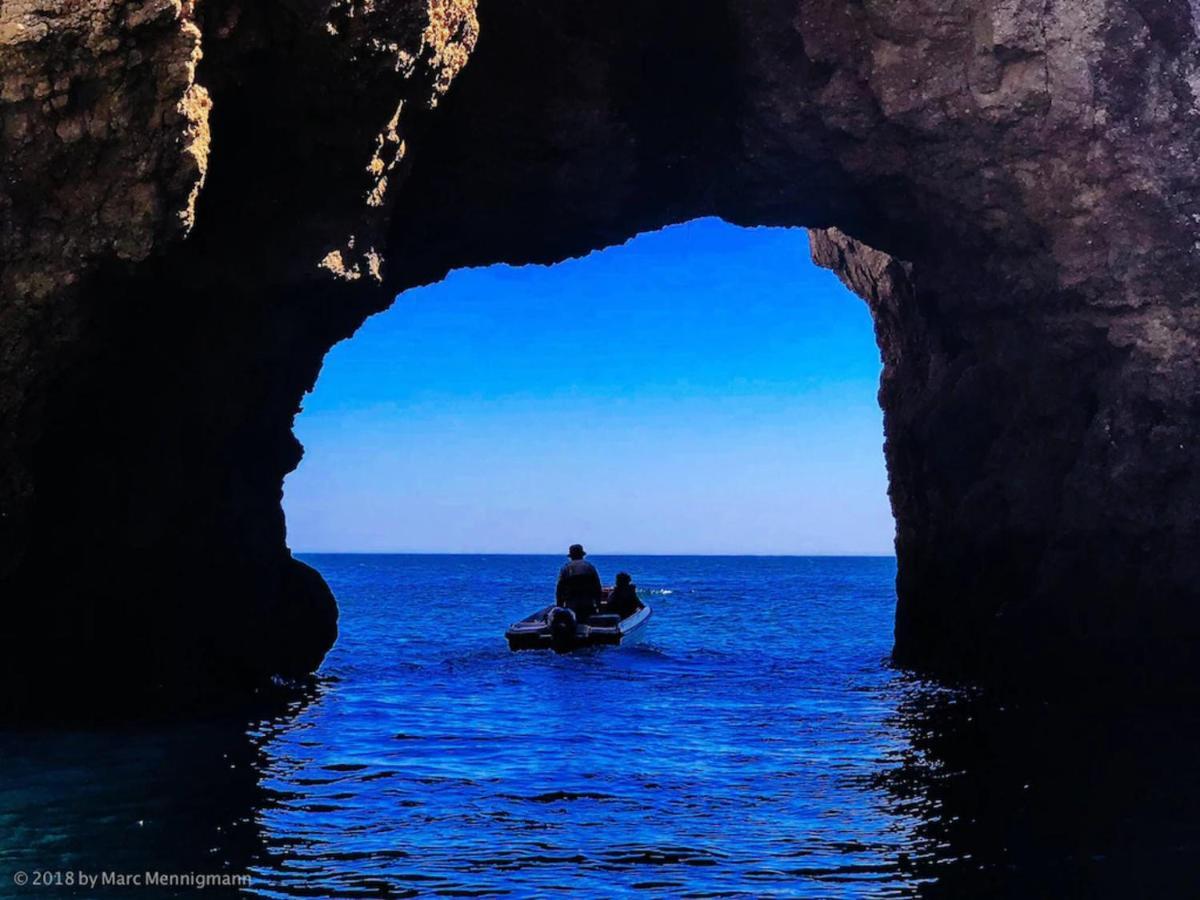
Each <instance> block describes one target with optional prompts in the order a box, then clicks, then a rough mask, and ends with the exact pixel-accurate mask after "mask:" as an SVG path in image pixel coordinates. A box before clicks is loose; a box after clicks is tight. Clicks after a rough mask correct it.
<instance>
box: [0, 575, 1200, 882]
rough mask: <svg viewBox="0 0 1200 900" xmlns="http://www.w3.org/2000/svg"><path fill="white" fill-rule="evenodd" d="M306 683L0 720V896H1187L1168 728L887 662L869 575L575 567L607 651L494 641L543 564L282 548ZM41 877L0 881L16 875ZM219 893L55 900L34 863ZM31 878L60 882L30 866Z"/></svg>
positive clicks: (1189, 726)
mask: <svg viewBox="0 0 1200 900" xmlns="http://www.w3.org/2000/svg"><path fill="white" fill-rule="evenodd" d="M304 559H305V560H306V561H307V562H309V563H310V564H311V565H313V566H315V567H316V568H317V569H319V570H320V571H321V572H322V573H323V574H324V576H325V577H326V579H327V580H328V581H329V583H330V585H331V586H332V588H333V590H334V592H335V593H336V594H337V596H338V598H339V602H340V605H341V636H340V638H339V640H338V643H337V645H336V647H335V648H334V649H333V651H332V652H331V653H330V655H329V657H328V658H327V660H326V662H325V664H324V666H323V667H322V669H321V671H320V673H319V678H318V679H317V681H316V683H315V684H314V685H311V686H308V687H305V688H303V689H297V690H292V691H288V692H286V693H285V694H284V695H283V698H282V699H279V700H272V701H271V702H269V703H268V702H265V701H264V704H263V705H262V707H261V708H259V709H255V710H252V711H249V712H243V713H241V714H239V715H224V716H210V717H207V718H205V719H202V720H199V721H188V722H174V723H162V722H160V723H157V724H142V725H138V726H126V727H123V728H90V729H82V730H64V729H42V730H30V729H21V730H13V729H10V730H7V731H4V732H2V733H0V754H2V755H0V763H2V768H0V896H14V897H15V896H30V897H32V896H40V897H56V896H89V897H90V896H108V895H128V896H138V897H160V896H161V897H170V896H206V897H213V896H255V897H278V898H283V897H347V898H349V897H363V898H367V897H370V898H375V897H477V896H505V897H553V896H591V897H613V896H633V895H645V896H658V897H754V898H757V897H913V896H927V897H980V896H1012V897H1064V896H1089V897H1090V896H1114V897H1115V896H1120V897H1129V896H1147V897H1150V896H1154V897H1159V896H1185V895H1187V892H1188V890H1187V889H1188V888H1189V887H1195V884H1196V883H1197V882H1198V881H1200V873H1197V871H1196V869H1195V866H1196V864H1195V859H1196V858H1197V856H1196V854H1197V851H1198V850H1200V817H1198V815H1197V813H1196V810H1197V808H1200V784H1198V782H1200V777H1198V775H1197V772H1196V765H1195V758H1194V747H1195V737H1196V735H1197V734H1198V733H1200V731H1198V730H1197V728H1196V727H1195V716H1194V714H1193V713H1183V712H1180V711H1178V710H1173V711H1169V712H1164V711H1155V712H1154V713H1148V712H1147V711H1145V710H1139V711H1136V712H1128V711H1126V712H1121V711H1118V710H1103V711H1099V712H1097V711H1096V710H1088V711H1083V710H1075V709H1062V708H1058V707H1053V706H1049V705H1046V704H1042V703H1028V704H1024V705H1022V704H1010V703H1006V702H1003V701H999V700H996V699H994V698H986V697H984V696H982V695H981V694H980V692H978V691H975V690H973V689H972V688H970V686H962V685H959V686H949V685H944V684H938V683H935V682H928V681H923V680H921V679H920V678H918V677H916V676H914V675H912V674H910V673H906V672H904V671H901V670H898V669H896V668H893V667H892V666H891V665H890V664H889V660H888V653H889V650H890V647H891V640H892V616H893V611H894V605H895V596H894V588H893V581H894V578H895V562H894V560H892V559H890V558H750V557H725V558H722V557H665V556H657V557H595V558H593V561H594V562H595V563H596V565H597V567H598V568H599V569H600V572H601V575H602V576H603V577H604V579H605V581H606V583H608V582H611V580H612V577H613V575H615V573H616V572H617V571H618V570H621V569H624V570H626V571H628V572H630V573H632V575H633V577H634V580H635V581H636V583H637V584H638V586H639V589H640V592H641V596H642V598H643V600H644V601H645V602H646V603H648V604H649V605H650V606H651V607H652V608H653V616H652V618H651V620H650V622H649V624H648V626H647V627H646V629H645V631H644V634H643V636H642V640H641V641H640V642H638V643H637V644H635V645H631V646H622V647H615V648H612V647H610V648H598V649H591V650H584V651H578V652H575V653H570V654H565V655H556V654H553V653H549V652H526V653H511V652H510V651H509V650H508V649H507V646H506V644H505V641H504V637H503V634H504V629H505V627H506V626H507V625H508V624H510V623H511V622H514V621H516V620H517V619H520V618H522V617H523V616H525V615H526V614H528V613H530V612H532V611H533V610H535V609H536V608H538V607H539V606H541V605H544V604H546V603H547V602H548V600H549V598H551V597H552V592H553V584H554V578H555V575H556V572H557V569H558V566H559V565H560V564H561V560H560V559H558V558H555V557H548V556H401V555H398V556H388V555H363V556H355V555H312V556H306V557H304ZM18 872H24V873H27V874H28V873H46V874H49V875H51V876H52V877H54V878H57V879H59V880H58V881H52V882H51V883H50V885H49V886H40V887H32V886H26V887H23V888H22V887H17V886H15V884H14V883H12V877H13V875H14V874H15V873H18ZM105 872H110V873H143V874H144V873H155V872H157V873H175V874H188V873H191V874H201V875H203V874H209V875H211V874H218V873H220V874H224V875H227V876H231V877H237V878H238V879H244V882H243V884H242V886H241V887H232V886H225V887H222V886H208V887H205V888H204V889H203V890H199V889H197V888H196V887H187V886H184V887H162V886H159V887H155V888H146V887H144V886H143V887H141V888H117V887H110V888H100V887H98V888H90V889H85V888H80V887H79V886H78V882H76V883H74V884H68V883H63V880H62V874H61V873H71V874H72V876H73V877H74V878H78V877H79V875H80V873H83V874H99V873H105ZM53 873H59V874H58V875H54V874H53Z"/></svg>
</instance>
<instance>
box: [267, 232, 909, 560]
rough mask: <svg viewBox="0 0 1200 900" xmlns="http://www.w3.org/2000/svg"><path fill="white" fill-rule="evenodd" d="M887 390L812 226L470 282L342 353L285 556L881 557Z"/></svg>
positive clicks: (634, 246)
mask: <svg viewBox="0 0 1200 900" xmlns="http://www.w3.org/2000/svg"><path fill="white" fill-rule="evenodd" d="M879 375H880V358H879V352H878V350H877V348H876V345H875V341H874V338H873V334H872V322H871V316H870V313H869V311H868V309H867V306H866V305H865V304H864V303H863V302H862V301H861V300H860V299H859V298H857V297H855V296H854V295H853V294H851V293H850V292H849V291H848V290H846V288H845V287H844V286H843V285H842V284H841V283H840V282H839V281H838V279H837V278H836V277H835V276H834V275H832V274H831V273H830V272H828V271H826V270H824V269H819V268H817V267H816V266H815V265H814V264H813V263H812V262H811V261H810V258H809V248H808V237H807V232H805V231H804V230H803V229H789V228H740V227H737V226H734V225H731V224H727V223H725V222H722V221H721V220H719V219H713V218H708V219H698V220H693V221H690V222H688V223H685V224H680V225H675V226H671V227H668V228H665V229H663V230H661V231H656V232H649V233H644V234H641V235H639V236H638V237H635V238H633V239H631V240H630V241H628V242H627V243H625V244H623V245H620V246H616V247H610V248H608V249H605V250H600V251H595V252H593V253H591V254H588V255H587V256H584V257H581V258H575V259H569V260H566V261H564V262H561V263H557V264H555V265H552V266H523V267H512V266H506V265H499V264H498V265H493V266H489V267H485V268H477V269H463V270H457V271H454V272H452V273H451V274H450V275H448V276H447V277H446V278H445V279H444V280H442V281H440V282H438V283H435V284H432V285H430V286H427V287H421V288H415V289H411V290H409V291H406V292H404V293H403V294H401V295H400V296H399V297H398V299H397V301H396V302H395V303H394V305H393V306H392V307H391V308H390V309H389V310H388V311H386V312H384V313H381V314H379V315H376V316H374V317H373V318H371V319H369V320H368V321H367V322H366V323H365V324H364V325H363V326H362V328H360V329H359V331H358V332H357V333H356V334H355V336H354V337H353V338H352V339H350V340H348V341H344V342H342V343H341V344H339V345H338V346H336V347H335V348H334V349H333V350H332V351H330V353H329V355H328V356H327V358H326V360H325V363H324V366H323V369H322V372H321V376H320V378H319V380H318V382H317V385H316V387H315V388H314V390H313V392H312V393H310V394H309V395H308V396H306V398H305V400H304V404H303V411H302V413H301V414H300V415H299V416H298V418H297V420H296V424H295V431H296V435H297V437H298V438H299V440H300V442H301V443H302V444H303V445H304V447H305V456H304V460H303V461H302V463H301V464H300V466H299V467H298V469H297V470H296V471H295V472H293V473H292V474H291V475H290V476H289V477H288V479H287V481H286V485H285V502H284V508H285V512H286V515H287V525H288V542H289V545H290V546H291V548H292V550H293V551H294V552H296V553H297V555H299V556H300V557H301V558H302V559H307V558H309V554H324V553H517V554H520V553H560V552H561V551H562V550H563V549H565V547H566V545H567V544H568V543H571V542H573V541H576V540H582V541H584V542H585V543H587V544H588V545H589V547H592V548H594V550H595V551H596V552H599V553H619V554H652V555H656V554H657V555H661V554H716V555H780V556H788V555H797V556H807V555H821V556H826V555H835V556H836V555H880V556H891V555H892V553H893V538H894V522H893V519H892V515H891V510H890V507H889V505H888V499H887V476H886V472H885V468H884V460H883V454H882V414H881V411H880V409H879V405H878V403H877V401H876V391H877V388H878V383H879ZM316 567H317V568H318V569H320V568H321V566H320V563H319V560H317V561H316Z"/></svg>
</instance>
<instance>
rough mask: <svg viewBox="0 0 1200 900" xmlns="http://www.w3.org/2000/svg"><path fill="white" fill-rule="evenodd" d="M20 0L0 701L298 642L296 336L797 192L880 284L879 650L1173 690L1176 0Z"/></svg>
mask: <svg viewBox="0 0 1200 900" xmlns="http://www.w3.org/2000/svg"><path fill="white" fill-rule="evenodd" d="M52 6H54V5H53V4H49V3H46V2H42V0H25V2H17V3H8V4H5V6H4V8H3V10H2V11H0V44H2V46H3V53H0V76H2V79H0V83H2V84H3V95H2V97H0V99H2V102H3V106H2V107H0V115H2V116H3V123H4V127H3V131H2V132H0V159H2V161H3V171H4V173H5V178H4V180H3V182H0V226H2V227H0V242H2V245H0V247H2V254H3V268H2V270H0V291H2V300H0V302H2V306H0V347H2V348H3V350H2V356H0V476H2V477H0V598H2V601H0V602H3V604H4V614H5V622H6V631H5V634H6V644H5V653H4V654H3V657H2V658H0V675H2V676H3V677H4V680H5V685H6V687H5V697H6V698H7V699H6V703H7V704H8V705H9V706H20V705H22V704H25V703H30V702H43V701H48V702H51V703H65V702H67V701H68V700H70V701H73V702H80V699H81V698H85V700H84V701H83V702H93V701H94V702H110V701H112V700H113V699H115V698H121V699H124V700H128V699H129V698H131V697H142V696H144V695H145V694H146V693H147V692H149V694H151V695H153V696H159V697H162V698H171V702H177V701H178V700H179V698H181V697H185V698H192V699H198V698H200V697H201V695H204V694H209V693H214V692H215V693H217V694H220V693H223V692H224V691H226V690H241V689H245V688H246V687H248V686H249V685H252V684H254V683H257V682H258V681H259V680H261V679H262V678H263V677H265V676H268V675H271V674H278V673H289V674H295V673H297V672H302V671H305V670H308V669H311V668H312V667H313V666H315V665H316V664H317V662H318V661H319V660H320V658H321V656H322V654H323V653H324V651H325V649H327V647H328V646H329V644H330V643H331V640H332V636H333V634H334V619H335V615H336V613H335V610H334V604H333V600H332V598H331V597H330V596H329V593H328V590H327V589H326V588H325V587H324V586H323V584H321V583H320V580H319V577H318V576H316V575H315V574H314V573H311V572H310V571H308V570H305V569H303V568H299V567H298V563H296V562H295V561H293V560H292V559H291V557H290V554H289V553H288V552H287V549H286V543H285V533H284V522H283V517H282V513H281V511H280V505H279V501H280V496H281V481H282V478H283V476H284V475H285V474H286V473H287V472H288V471H290V470H291V469H292V468H294V467H295V465H296V464H297V463H298V461H299V459H300V455H301V450H300V447H299V446H298V444H297V443H296V441H295V439H294V438H293V436H292V434H291V422H292V418H293V417H294V415H295V413H296V411H297V409H298V405H299V401H300V399H301V397H302V396H303V394H304V392H305V391H306V390H307V389H308V388H310V387H311V386H312V384H313V382H314V381H315V379H316V376H317V373H318V371H319V369H320V365H321V359H322V357H323V355H324V353H325V352H326V351H327V350H328V348H329V347H330V346H332V344H334V343H335V342H337V341H339V340H342V339H344V338H346V337H348V336H350V335H351V334H352V333H353V332H354V330H355V329H356V328H357V327H358V325H359V324H361V322H362V321H363V319H364V318H365V317H366V316H368V315H370V314H371V313H373V312H376V311H378V310H380V309H383V308H385V307H386V306H387V305H388V304H389V303H390V302H391V300H392V298H393V297H394V296H395V294H396V292H398V291H400V290H403V289H404V288H407V287H410V286H413V285H416V284H421V283H426V282H429V281H431V280H435V279H437V278H440V277H442V276H443V275H444V274H445V273H446V272H447V271H449V270H450V269H452V268H455V267H458V266H465V265H479V264H484V263H489V262H494V261H500V260H503V261H508V262H530V261H534V262H544V263H548V262H553V261H556V260H560V259H563V258H565V257H568V256H572V255H577V254H581V253H584V252H586V251H588V250H590V249H593V248H596V247H601V246H605V245H608V244H612V243H615V242H620V241H622V240H625V239H627V238H628V237H630V236H631V235H633V234H636V233H638V232H640V231H644V230H647V229H653V228H657V227H660V226H663V225H665V224H668V223H672V222H678V221H681V220H685V219H689V218H693V217H696V216H702V215H719V216H723V217H724V218H726V219H728V220H730V221H733V222H736V223H741V224H747V225H754V224H760V225H798V226H807V227H810V228H813V229H817V230H816V231H814V232H813V252H814V256H815V258H816V259H817V260H818V261H819V262H821V263H822V264H825V265H828V266H831V267H832V268H834V269H835V271H837V272H838V274H839V275H840V276H841V277H842V278H843V280H845V281H846V282H847V283H848V284H849V285H851V286H852V287H853V288H854V289H855V290H856V291H858V292H859V293H860V294H862V295H863V296H864V297H866V298H867V300H868V302H869V304H870V306H871V309H872V312H873V313H874V316H875V322H876V331H877V336H878V339H879V343H880V347H881V351H882V353H883V356H884V359H885V364H886V368H885V373H884V378H883V383H882V386H881V391H880V402H881V404H882V406H883V408H884V412H885V421H886V429H887V446H886V453H887V460H888V467H889V473H890V478H891V488H890V491H891V498H892V504H893V509H894V511H895V513H896V518H897V525H898V536H897V552H898V556H899V563H900V570H899V571H900V575H899V583H898V594H899V607H898V611H897V634H896V638H897V643H896V655H897V658H898V659H899V660H900V661H902V662H904V663H906V664H909V665H913V666H919V667H924V668H929V669H933V670H936V671H940V672H951V673H963V674H968V675H972V676H980V677H985V678H987V679H990V680H1009V681H1014V682H1017V683H1025V684H1028V683H1041V684H1043V685H1048V686H1059V685H1063V686H1065V685H1080V684H1083V685H1098V684H1103V685H1104V686H1105V689H1111V688H1119V689H1122V690H1124V689H1141V688H1164V687H1165V688H1169V689H1170V690H1173V691H1191V690H1194V689H1195V688H1196V687H1197V686H1198V685H1200V661H1198V660H1197V658H1196V654H1195V652H1194V650H1193V648H1194V647H1195V646H1196V641H1197V639H1198V638H1200V603H1197V602H1196V601H1197V600H1198V599H1200V596H1198V595H1200V589H1198V588H1197V584H1198V583H1200V554H1197V553H1196V552H1195V551H1196V547H1197V546H1198V542H1197V539H1198V538H1200V475H1198V473H1197V467H1196V465H1195V447H1196V440H1195V439H1196V436H1197V435H1196V431H1197V423H1198V422H1200V400H1198V399H1197V398H1200V391H1198V390H1197V387H1198V386H1200V373H1198V369H1197V367H1198V365H1200V363H1198V362H1197V360H1200V354H1198V353H1197V349H1198V348H1197V340H1198V335H1200V316H1198V314H1197V292H1198V291H1200V288H1198V287H1197V285H1200V253H1198V252H1197V249H1196V247H1197V241H1198V240H1200V227H1198V225H1197V222H1198V220H1200V193H1198V190H1197V176H1198V173H1200V167H1198V164H1197V162H1196V156H1195V147H1196V146H1198V141H1197V138H1198V135H1197V129H1198V124H1197V123H1198V121H1200V113H1198V108H1197V99H1196V91H1197V90H1198V88H1196V87H1195V85H1197V84H1200V79H1198V76H1197V65H1198V60H1200V56H1198V52H1200V40H1198V38H1197V33H1196V32H1197V23H1196V20H1195V18H1194V14H1193V12H1192V10H1191V7H1190V6H1189V5H1188V4H1187V3H1184V2H1169V3H1158V4H1147V3H1143V2H1139V0H1108V2H1104V3H1101V2H1099V0H1083V2H1079V0H1071V2H1068V0H1050V2H1048V3H1044V2H1039V3H1036V4H1035V3H1015V4H1014V3H1000V2H984V3H968V2H965V0H963V2H958V3H951V4H950V5H949V6H947V5H946V4H945V3H939V4H934V3H932V2H930V0H905V2H897V3H890V4H884V5H878V4H876V5H861V4H853V3H851V4H847V3H845V2H832V0H814V2H804V3H799V2H796V0H752V2H738V3H733V2H728V0H723V2H717V0H702V2H694V0H687V2H685V0H663V2H658V3H652V4H647V3H632V2H629V3H626V2H617V3H607V4H588V3H573V2H565V0H559V2H549V3H547V2H540V3H534V2H532V0H482V2H480V4H479V8H478V10H476V9H475V6H474V4H473V3H472V2H470V0H375V2H374V3H361V2H358V0H269V2H261V3H254V4H243V3H240V2H236V0H205V2H203V3H200V4H193V3H192V2H176V0H146V2H141V3H135V2H132V0H129V2H126V0H90V2H87V3H84V4H82V5H81V6H80V8H79V9H78V10H75V9H74V8H73V11H71V12H69V13H62V14H54V15H51V7H52ZM59 12H60V13H61V11H59ZM468 59H469V64H468ZM435 106H436V108H434V107H435ZM827 229H835V230H827ZM797 302H802V298H797ZM417 514H419V512H418V513H417Z"/></svg>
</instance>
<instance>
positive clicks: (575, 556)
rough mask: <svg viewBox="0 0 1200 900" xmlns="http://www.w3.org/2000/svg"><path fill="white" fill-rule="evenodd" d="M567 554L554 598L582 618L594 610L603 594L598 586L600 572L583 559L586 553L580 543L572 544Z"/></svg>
mask: <svg viewBox="0 0 1200 900" xmlns="http://www.w3.org/2000/svg"><path fill="white" fill-rule="evenodd" d="M567 556H568V557H569V559H568V560H567V564H566V565H565V566H563V567H562V569H561V570H560V571H559V573H558V585H557V587H556V588H555V589H554V600H555V602H556V603H557V604H558V605H559V606H565V607H567V609H569V610H571V611H572V612H573V613H575V616H576V618H578V619H580V620H583V619H586V618H587V617H588V616H590V615H592V613H594V612H595V611H596V607H597V606H599V604H600V599H601V597H603V596H604V589H603V588H602V587H601V586H600V573H598V572H597V571H596V567H595V566H593V565H592V564H591V563H590V562H587V561H586V560H585V559H584V557H585V556H587V554H586V553H584V551H583V547H582V546H581V545H579V544H572V545H571V549H570V550H568V551H567Z"/></svg>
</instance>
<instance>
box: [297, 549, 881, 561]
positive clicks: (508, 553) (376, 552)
mask: <svg viewBox="0 0 1200 900" xmlns="http://www.w3.org/2000/svg"><path fill="white" fill-rule="evenodd" d="M291 552H292V555H293V556H298V555H309V556H566V555H567V554H566V551H565V550H564V551H559V552H554V551H542V550H539V551H533V550H292V551H291ZM587 555H588V556H596V557H604V556H713V557H723V556H724V557H728V556H737V557H751V558H760V559H822V558H825V559H895V558H896V554H895V553H642V552H628V551H617V550H609V551H606V552H603V553H588V554H587Z"/></svg>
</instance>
